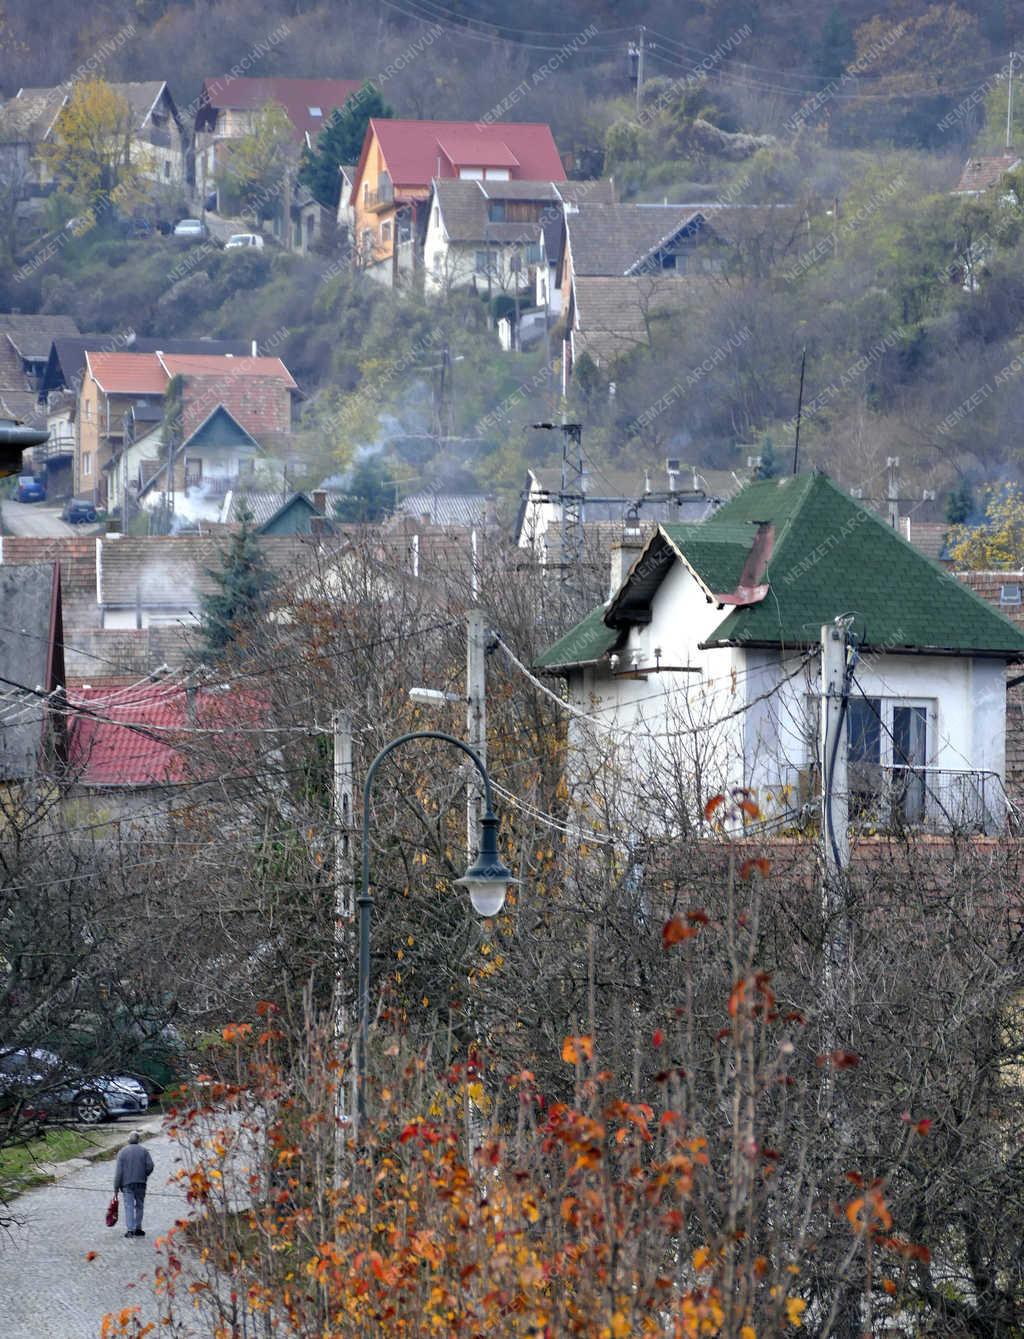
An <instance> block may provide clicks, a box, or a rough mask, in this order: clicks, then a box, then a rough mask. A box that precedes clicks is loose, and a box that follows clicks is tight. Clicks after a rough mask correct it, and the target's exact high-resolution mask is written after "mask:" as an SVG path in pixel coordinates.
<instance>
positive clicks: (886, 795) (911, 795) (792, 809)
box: [757, 763, 1020, 836]
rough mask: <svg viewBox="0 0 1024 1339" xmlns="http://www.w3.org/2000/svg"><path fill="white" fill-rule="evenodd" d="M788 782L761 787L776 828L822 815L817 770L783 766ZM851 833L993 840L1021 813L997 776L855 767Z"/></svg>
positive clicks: (766, 811)
mask: <svg viewBox="0 0 1024 1339" xmlns="http://www.w3.org/2000/svg"><path fill="white" fill-rule="evenodd" d="M782 772H783V774H784V780H781V781H780V782H779V783H778V784H776V785H765V786H760V787H758V789H757V802H758V806H759V807H760V809H761V811H762V813H763V815H764V818H765V820H766V821H767V823H768V824H769V826H771V827H772V828H780V827H781V828H785V827H803V826H806V825H809V824H813V823H816V822H817V820H818V817H819V815H820V806H821V786H820V774H819V769H818V767H817V766H810V767H801V768H797V767H790V768H783V769H782ZM848 802H849V814H850V831H851V833H852V834H855V835H856V834H861V835H869V834H871V833H878V832H886V833H893V832H903V831H908V830H910V831H918V832H929V833H958V834H962V835H970V834H974V835H983V836H994V835H996V834H997V833H1000V832H1003V831H1004V830H1005V829H1006V827H1007V826H1008V825H1009V824H1011V823H1012V824H1014V825H1016V823H1017V822H1018V821H1019V819H1020V815H1019V814H1018V812H1017V811H1016V809H1015V808H1014V807H1013V806H1012V805H1011V803H1010V802H1009V800H1008V799H1007V796H1006V791H1005V788H1004V786H1003V782H1002V780H1001V779H1000V777H999V775H998V774H997V773H996V772H975V771H970V770H967V769H952V768H941V767H906V766H900V767H880V766H877V765H875V764H865V763H851V764H850V767H849V773H848Z"/></svg>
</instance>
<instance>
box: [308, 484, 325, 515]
mask: <svg viewBox="0 0 1024 1339" xmlns="http://www.w3.org/2000/svg"><path fill="white" fill-rule="evenodd" d="M310 500H311V501H312V503H313V506H314V507H315V508H316V509H317V511H318V512H319V513H320V515H321V516H326V515H327V494H326V493H325V492H324V490H323V489H322V488H317V489H315V490H314V491H313V492H312V493H311V494H310Z"/></svg>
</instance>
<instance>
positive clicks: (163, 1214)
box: [0, 1135, 185, 1339]
mask: <svg viewBox="0 0 1024 1339" xmlns="http://www.w3.org/2000/svg"><path fill="white" fill-rule="evenodd" d="M146 1147H147V1148H148V1149H149V1151H150V1152H151V1153H152V1155H153V1161H154V1162H155V1163H156V1171H154V1173H153V1175H152V1176H151V1177H150V1179H149V1192H148V1194H147V1196H146V1215H145V1219H144V1220H143V1226H144V1227H145V1229H146V1236H145V1237H136V1238H132V1239H130V1240H128V1239H126V1238H125V1236H124V1235H123V1234H124V1209H123V1207H122V1210H121V1221H120V1223H118V1225H117V1227H112V1228H111V1227H107V1226H106V1224H105V1222H104V1215H105V1213H106V1208H107V1203H108V1201H109V1199H110V1196H111V1194H112V1193H113V1192H112V1187H113V1180H114V1164H113V1163H112V1162H97V1163H93V1164H91V1165H90V1166H89V1167H86V1168H83V1169H81V1170H79V1171H76V1172H74V1173H73V1174H72V1175H70V1176H69V1177H68V1178H67V1179H66V1180H63V1181H58V1182H56V1183H55V1184H54V1185H50V1186H43V1187H41V1188H40V1189H39V1190H33V1191H30V1192H29V1193H28V1194H27V1195H22V1196H21V1197H20V1198H19V1199H18V1200H16V1201H15V1209H16V1212H17V1213H18V1216H19V1217H20V1219H21V1220H22V1222H21V1223H20V1224H19V1225H18V1226H17V1227H15V1228H14V1229H13V1232H12V1233H11V1235H10V1237H9V1238H3V1237H0V1335H2V1336H3V1339H99V1334H100V1325H101V1323H102V1320H103V1316H104V1314H105V1313H106V1312H108V1311H115V1310H119V1309H120V1308H121V1307H123V1306H130V1305H139V1306H141V1307H142V1314H143V1316H144V1317H145V1318H146V1319H150V1320H151V1319H153V1318H154V1317H155V1315H156V1312H157V1307H156V1305H155V1304H154V1301H153V1288H152V1277H153V1268H154V1265H155V1264H156V1252H155V1250H154V1242H155V1239H156V1237H157V1236H158V1235H160V1234H161V1233H162V1232H165V1231H166V1230H167V1229H168V1228H169V1227H171V1226H173V1224H174V1221H175V1219H176V1218H178V1217H182V1216H183V1215H184V1212H185V1202H184V1198H183V1196H182V1195H181V1194H180V1192H179V1191H178V1190H177V1189H171V1188H168V1186H167V1184H166V1182H167V1178H168V1176H169V1175H170V1173H171V1172H172V1171H173V1170H174V1168H175V1162H174V1159H175V1157H176V1147H175V1145H174V1144H173V1143H172V1142H171V1140H170V1139H168V1138H167V1136H166V1135H161V1136H160V1137H159V1138H157V1139H151V1140H148V1141H147V1143H146ZM89 1251H96V1252H97V1254H96V1258H95V1259H94V1260H91V1261H90V1260H87V1259H86V1254H87V1252H89Z"/></svg>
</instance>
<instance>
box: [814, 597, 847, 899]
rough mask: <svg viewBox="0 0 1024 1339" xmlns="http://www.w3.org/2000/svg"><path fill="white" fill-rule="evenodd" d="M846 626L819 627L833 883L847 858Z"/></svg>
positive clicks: (825, 819)
mask: <svg viewBox="0 0 1024 1339" xmlns="http://www.w3.org/2000/svg"><path fill="white" fill-rule="evenodd" d="M848 647H849V638H848V634H847V630H846V628H845V627H843V626H841V625H840V624H838V623H825V624H824V625H823V626H822V629H821V729H820V731H819V735H820V740H821V759H820V762H821V832H822V837H823V840H824V846H825V880H826V883H827V884H830V885H833V886H834V885H835V883H836V881H837V879H840V878H842V875H843V873H844V871H845V870H846V867H847V865H848V864H849V862H850V838H849V831H848V828H849V785H848V776H847V773H848V752H849V750H848V746H847V737H846V698H847V696H848V686H847V673H848V669H847V661H848Z"/></svg>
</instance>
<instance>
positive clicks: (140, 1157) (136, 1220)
mask: <svg viewBox="0 0 1024 1339" xmlns="http://www.w3.org/2000/svg"><path fill="white" fill-rule="evenodd" d="M152 1171H153V1159H152V1158H151V1157H150V1156H149V1151H148V1150H147V1149H145V1148H143V1147H142V1145H141V1144H140V1143H139V1132H138V1130H132V1132H131V1134H130V1135H129V1136H128V1143H127V1144H126V1145H125V1146H124V1148H122V1150H121V1152H120V1153H119V1154H118V1155H117V1165H116V1166H115V1168H114V1194H115V1195H116V1194H117V1192H118V1191H120V1192H121V1194H122V1196H123V1197H124V1218H125V1226H126V1227H127V1229H128V1231H127V1232H126V1233H125V1234H124V1235H125V1236H126V1237H144V1236H145V1235H146V1234H145V1232H143V1230H142V1211H143V1208H144V1207H145V1201H146V1182H147V1181H148V1180H149V1177H150V1174H151V1173H152Z"/></svg>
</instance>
